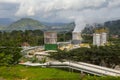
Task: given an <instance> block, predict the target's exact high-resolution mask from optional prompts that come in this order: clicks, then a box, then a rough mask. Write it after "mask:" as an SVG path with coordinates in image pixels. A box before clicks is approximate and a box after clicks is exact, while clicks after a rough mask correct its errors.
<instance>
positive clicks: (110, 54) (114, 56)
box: [51, 45, 120, 68]
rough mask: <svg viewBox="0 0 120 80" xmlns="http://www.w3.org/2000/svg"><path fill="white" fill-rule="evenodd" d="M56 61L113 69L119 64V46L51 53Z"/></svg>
mask: <svg viewBox="0 0 120 80" xmlns="http://www.w3.org/2000/svg"><path fill="white" fill-rule="evenodd" d="M51 57H52V58H54V59H57V60H66V59H68V60H72V61H82V62H87V63H91V64H96V65H101V66H106V67H111V68H114V67H115V66H116V65H119V63H120V45H111V46H100V47H97V46H91V48H84V47H83V48H78V49H74V50H70V51H60V50H58V52H57V53H51Z"/></svg>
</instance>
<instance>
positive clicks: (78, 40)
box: [72, 32, 82, 44]
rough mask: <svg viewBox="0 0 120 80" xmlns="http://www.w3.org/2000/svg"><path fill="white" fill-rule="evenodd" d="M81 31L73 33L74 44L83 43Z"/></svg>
mask: <svg viewBox="0 0 120 80" xmlns="http://www.w3.org/2000/svg"><path fill="white" fill-rule="evenodd" d="M81 39H82V38H81V33H80V32H73V33H72V44H80V43H81Z"/></svg>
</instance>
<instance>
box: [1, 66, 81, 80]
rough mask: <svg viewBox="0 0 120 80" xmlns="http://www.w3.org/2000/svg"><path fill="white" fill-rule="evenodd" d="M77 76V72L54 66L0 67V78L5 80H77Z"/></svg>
mask: <svg viewBox="0 0 120 80" xmlns="http://www.w3.org/2000/svg"><path fill="white" fill-rule="evenodd" d="M79 76H80V74H79V73H71V72H67V71H63V70H59V69H54V68H40V67H24V66H13V67H0V78H3V79H5V80H22V79H25V80H78V79H79V78H80V77H79Z"/></svg>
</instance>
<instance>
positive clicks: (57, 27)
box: [45, 22, 75, 32]
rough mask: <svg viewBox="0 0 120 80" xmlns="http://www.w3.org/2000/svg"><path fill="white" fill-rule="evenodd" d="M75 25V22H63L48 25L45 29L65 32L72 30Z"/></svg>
mask: <svg viewBox="0 0 120 80" xmlns="http://www.w3.org/2000/svg"><path fill="white" fill-rule="evenodd" d="M74 27H75V23H74V22H71V23H61V24H57V23H56V24H54V25H52V26H50V25H49V26H47V28H46V29H45V30H49V31H56V32H64V31H72V30H73V29H74Z"/></svg>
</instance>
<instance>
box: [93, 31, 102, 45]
mask: <svg viewBox="0 0 120 80" xmlns="http://www.w3.org/2000/svg"><path fill="white" fill-rule="evenodd" d="M100 37H101V36H100V34H98V33H94V34H93V45H97V46H100V45H101V44H100Z"/></svg>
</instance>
